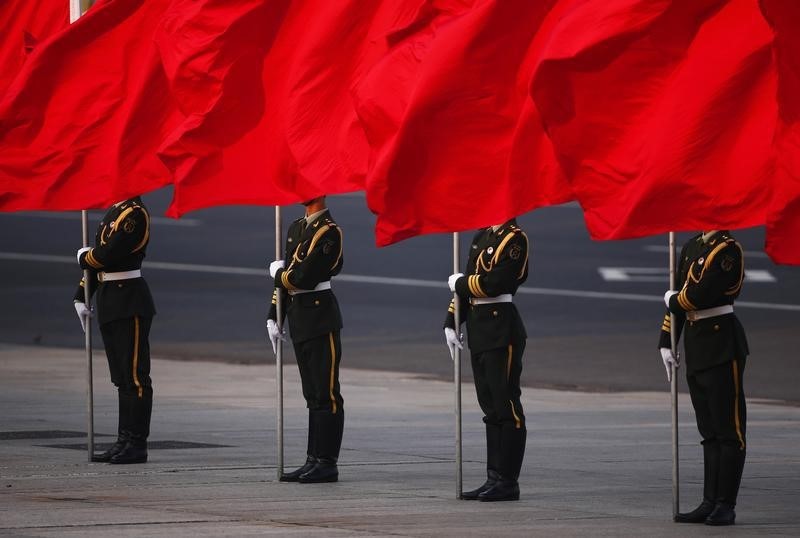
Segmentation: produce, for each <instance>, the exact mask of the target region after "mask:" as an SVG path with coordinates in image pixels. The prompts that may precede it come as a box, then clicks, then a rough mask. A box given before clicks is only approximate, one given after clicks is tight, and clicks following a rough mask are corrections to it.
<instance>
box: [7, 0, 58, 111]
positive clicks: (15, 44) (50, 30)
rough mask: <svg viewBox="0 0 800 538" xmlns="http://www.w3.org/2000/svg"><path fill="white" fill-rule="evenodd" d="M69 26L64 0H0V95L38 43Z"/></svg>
mask: <svg viewBox="0 0 800 538" xmlns="http://www.w3.org/2000/svg"><path fill="white" fill-rule="evenodd" d="M68 25H69V2H68V1H67V0H41V1H38V2H31V1H30V0H3V1H2V2H0V28H2V29H3V30H2V32H3V35H2V39H0V97H2V95H3V94H4V93H5V91H6V89H7V88H8V86H9V85H10V84H11V81H12V80H13V79H14V77H15V76H16V75H17V73H18V72H19V70H20V69H21V68H22V64H23V63H25V59H26V58H27V56H28V54H29V53H30V52H31V50H32V49H33V47H34V46H35V45H36V43H39V42H41V41H43V40H45V39H46V38H48V37H50V36H51V35H53V34H55V33H56V32H58V31H59V30H62V29H64V28H66V27H67V26H68Z"/></svg>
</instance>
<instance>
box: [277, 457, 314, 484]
mask: <svg viewBox="0 0 800 538" xmlns="http://www.w3.org/2000/svg"><path fill="white" fill-rule="evenodd" d="M315 463H317V458H315V457H313V456H309V457H308V459H306V462H305V463H304V464H303V466H302V467H300V468H299V469H295V470H294V471H292V472H290V473H283V474H281V477H280V478H279V479H278V480H280V481H281V482H299V481H300V475H302V474H306V473H307V472H308V471H310V470H311V469H312V467H314V464H315Z"/></svg>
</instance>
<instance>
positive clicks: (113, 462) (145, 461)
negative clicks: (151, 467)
mask: <svg viewBox="0 0 800 538" xmlns="http://www.w3.org/2000/svg"><path fill="white" fill-rule="evenodd" d="M108 463H110V464H112V465H130V464H134V463H147V458H143V459H138V460H129V461H114V460H111V461H109V462H108Z"/></svg>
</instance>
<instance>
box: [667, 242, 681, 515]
mask: <svg viewBox="0 0 800 538" xmlns="http://www.w3.org/2000/svg"><path fill="white" fill-rule="evenodd" d="M669 289H670V290H673V291H674V290H675V232H670V233H669ZM669 317H670V323H669V326H670V330H669V334H670V345H671V347H672V356H673V357H677V356H678V339H677V326H676V323H677V322H676V321H675V314H672V313H670V316H669ZM671 372H672V377H671V380H670V384H669V387H670V399H671V402H672V517H673V518H675V517H676V516H677V515H678V512H679V510H680V492H679V490H680V487H679V474H678V466H679V459H680V458H679V456H678V369H677V368H676V367H675V365H674V364H673V365H672V366H671Z"/></svg>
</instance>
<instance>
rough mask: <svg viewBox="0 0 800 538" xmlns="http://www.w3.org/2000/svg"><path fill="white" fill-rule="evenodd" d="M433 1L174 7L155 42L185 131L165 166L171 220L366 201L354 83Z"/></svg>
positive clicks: (363, 143) (264, 0)
mask: <svg viewBox="0 0 800 538" xmlns="http://www.w3.org/2000/svg"><path fill="white" fill-rule="evenodd" d="M439 3H441V2H439V1H433V0H384V1H382V2H375V1H374V0H346V1H345V0H341V1H336V2H331V1H328V0H295V1H288V0H243V1H240V2H229V1H227V0H203V1H199V2H198V1H196V0H195V1H192V0H176V2H175V3H174V4H173V6H172V9H171V10H170V11H169V13H168V14H167V15H166V17H165V23H164V25H163V27H162V29H161V31H160V32H159V36H158V38H157V39H158V43H159V48H160V51H161V54H162V57H163V58H164V64H165V66H166V68H167V72H168V78H169V81H170V88H171V91H172V92H173V93H174V94H175V95H176V97H177V102H178V106H179V107H180V108H181V110H182V112H183V113H184V114H185V116H186V121H185V122H184V123H183V124H182V125H181V126H180V128H179V129H177V130H176V131H175V132H174V133H173V135H172V136H171V137H170V138H169V140H167V141H166V143H165V144H164V145H163V147H162V149H161V153H160V154H161V156H162V158H163V159H164V162H165V163H167V164H168V166H169V168H170V170H171V171H172V173H173V174H174V180H175V195H174V199H173V204H172V206H171V207H170V210H169V211H170V214H172V215H180V214H183V213H185V212H186V211H190V210H193V209H198V208H201V207H207V206H211V205H220V204H287V203H294V202H298V201H301V200H302V199H307V198H312V197H314V196H317V195H320V194H335V193H341V192H348V191H354V190H360V189H362V188H363V184H364V176H365V174H366V172H367V168H368V165H369V151H370V150H369V146H368V144H367V140H366V137H365V134H364V131H363V129H362V128H361V125H360V123H359V121H358V118H357V116H356V114H355V110H354V107H353V102H352V99H351V95H350V94H351V90H352V86H353V84H354V81H355V80H356V79H358V77H360V76H361V74H362V73H363V72H365V71H366V70H367V69H368V68H369V67H371V65H372V64H373V63H374V62H376V61H377V60H378V59H380V58H382V57H383V55H384V54H385V52H386V50H387V49H388V48H389V47H390V46H391V45H392V43H391V41H390V40H387V39H386V34H387V33H389V32H390V31H391V30H392V29H393V28H396V27H398V26H401V27H403V28H405V29H406V30H407V31H409V32H413V31H414V29H415V28H416V27H417V26H422V25H424V24H425V22H426V20H427V19H428V18H429V17H430V16H431V13H434V12H436V11H437V7H436V5H437V4H439Z"/></svg>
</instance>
